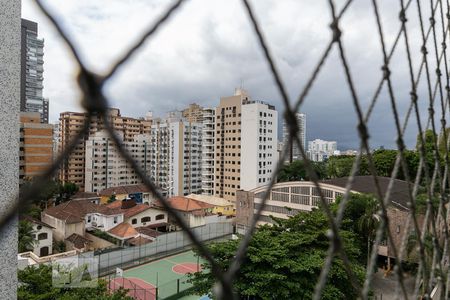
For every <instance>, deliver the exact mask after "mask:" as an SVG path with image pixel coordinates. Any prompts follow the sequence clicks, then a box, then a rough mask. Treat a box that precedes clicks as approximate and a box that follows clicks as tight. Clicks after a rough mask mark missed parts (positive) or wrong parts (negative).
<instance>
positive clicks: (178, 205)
mask: <svg viewBox="0 0 450 300" xmlns="http://www.w3.org/2000/svg"><path fill="white" fill-rule="evenodd" d="M167 201H168V202H169V204H170V206H172V208H173V209H175V210H179V211H184V212H194V211H197V210H204V209H208V208H213V207H214V205H211V204H208V203H205V202H201V201H197V200H195V199H192V198H188V197H183V196H176V197H172V198H169V199H167ZM155 205H156V206H159V207H162V204H161V203H160V202H159V201H156V202H155Z"/></svg>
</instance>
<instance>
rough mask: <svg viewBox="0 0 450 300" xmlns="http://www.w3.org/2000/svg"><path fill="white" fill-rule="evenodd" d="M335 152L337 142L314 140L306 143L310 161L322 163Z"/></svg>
mask: <svg viewBox="0 0 450 300" xmlns="http://www.w3.org/2000/svg"><path fill="white" fill-rule="evenodd" d="M336 151H337V142H335V141H324V140H320V139H315V140H314V141H310V142H308V156H309V159H310V160H312V161H324V160H325V159H327V158H328V157H330V156H333V155H334V154H335V152H336Z"/></svg>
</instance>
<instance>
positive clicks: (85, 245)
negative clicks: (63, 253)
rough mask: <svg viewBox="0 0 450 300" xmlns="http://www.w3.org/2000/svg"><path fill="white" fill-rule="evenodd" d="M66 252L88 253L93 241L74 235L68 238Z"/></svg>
mask: <svg viewBox="0 0 450 300" xmlns="http://www.w3.org/2000/svg"><path fill="white" fill-rule="evenodd" d="M65 241H66V250H77V251H81V252H83V251H87V250H89V249H90V248H91V247H90V246H91V244H92V241H91V240H89V239H87V238H85V237H84V236H81V235H79V234H77V233H72V234H71V235H70V236H68V237H67V238H66V240H65Z"/></svg>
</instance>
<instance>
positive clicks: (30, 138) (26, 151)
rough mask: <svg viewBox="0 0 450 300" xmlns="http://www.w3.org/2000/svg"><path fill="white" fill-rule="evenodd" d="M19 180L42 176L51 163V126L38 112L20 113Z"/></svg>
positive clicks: (21, 181)
mask: <svg viewBox="0 0 450 300" xmlns="http://www.w3.org/2000/svg"><path fill="white" fill-rule="evenodd" d="M19 158H20V166H19V180H20V183H23V181H24V180H26V179H31V178H33V177H34V176H36V175H40V174H42V173H43V172H44V171H45V170H46V169H47V168H48V167H49V166H50V164H51V163H52V161H53V126H52V125H51V124H42V123H41V116H40V114H39V113H38V112H27V113H24V112H22V113H20V148H19Z"/></svg>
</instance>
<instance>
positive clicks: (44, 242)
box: [32, 223, 53, 256]
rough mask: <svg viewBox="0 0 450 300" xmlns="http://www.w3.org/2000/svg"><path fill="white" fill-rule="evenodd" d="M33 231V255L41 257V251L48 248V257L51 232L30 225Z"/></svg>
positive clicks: (50, 251) (44, 227) (36, 225)
mask: <svg viewBox="0 0 450 300" xmlns="http://www.w3.org/2000/svg"><path fill="white" fill-rule="evenodd" d="M32 225H33V231H34V239H35V240H36V243H35V244H34V245H33V253H34V254H36V255H37V256H41V249H42V248H44V247H48V255H50V254H52V245H53V231H52V229H51V228H49V227H46V226H42V225H40V224H35V223H32Z"/></svg>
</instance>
